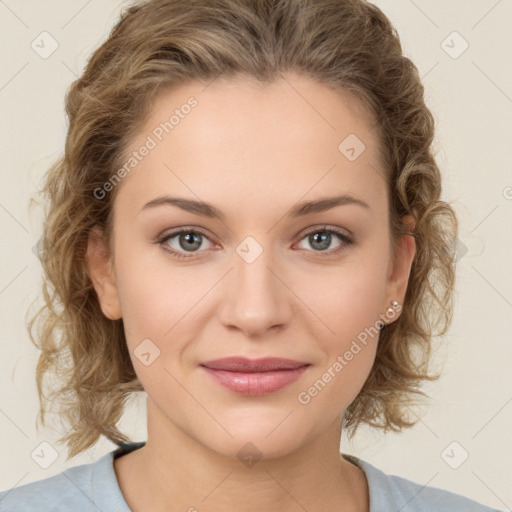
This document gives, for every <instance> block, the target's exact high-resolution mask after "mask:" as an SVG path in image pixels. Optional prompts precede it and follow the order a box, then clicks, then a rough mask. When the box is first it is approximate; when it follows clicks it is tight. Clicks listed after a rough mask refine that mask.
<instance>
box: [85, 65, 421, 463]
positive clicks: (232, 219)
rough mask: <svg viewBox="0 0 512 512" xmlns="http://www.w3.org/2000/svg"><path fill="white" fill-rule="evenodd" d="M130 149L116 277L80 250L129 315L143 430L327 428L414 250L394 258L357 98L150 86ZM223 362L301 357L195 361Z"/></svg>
mask: <svg viewBox="0 0 512 512" xmlns="http://www.w3.org/2000/svg"><path fill="white" fill-rule="evenodd" d="M191 97H192V98H193V99H191ZM172 115H174V117H173V118H171V116H172ZM170 118H171V119H170ZM165 123H167V125H166V124H165ZM143 147H145V148H146V149H141V148H143ZM134 151H135V152H136V154H135V155H133V152H134ZM130 154H131V155H132V156H133V158H134V159H136V165H135V166H133V167H130V166H127V167H126V169H129V171H128V172H126V173H125V174H126V175H125V176H124V177H123V178H122V180H121V183H120V184H118V185H117V186H118V187H120V188H119V190H118V191H117V192H118V195H117V197H116V200H115V205H114V212H115V220H114V238H113V242H112V243H113V245H114V252H115V256H114V260H113V267H112V270H113V271H112V273H111V274H108V275H107V274H102V273H101V272H100V271H98V270H97V269H98V268H100V267H99V265H100V263H98V267H94V265H95V263H94V262H99V261H100V260H99V259H97V258H96V259H95V258H94V254H95V252H94V251H93V250H92V247H94V246H93V245H91V250H90V252H89V257H90V258H91V259H90V261H91V262H92V266H91V272H93V273H94V272H97V274H96V276H97V281H96V284H95V286H96V290H97V291H98V295H99V297H100V301H101V304H102V308H103V311H104V313H105V314H106V315H107V316H109V317H110V318H120V317H121V316H122V318H123V323H124V326H125V330H126V336H127V343H128V348H129V351H130V357H131V359H132V361H133V365H134V367H135V370H136V372H137V375H138V377H139V379H140V381H141V382H142V384H143V386H144V389H145V391H146V393H147V396H148V422H149V423H148V429H149V430H151V431H154V432H157V431H158V432H161V433H162V432H165V431H169V430H170V429H171V428H179V429H180V430H181V431H182V432H185V433H186V434H187V435H188V436H189V437H191V438H193V439H194V440H196V441H197V442H199V443H201V444H203V445H205V446H207V447H209V448H211V449H213V450H215V451H217V452H219V453H223V454H229V455H231V456H235V455H236V453H237V452H239V450H240V449H241V448H242V447H243V446H245V445H246V443H248V442H251V443H252V444H253V445H254V446H255V447H256V448H257V449H258V450H259V452H261V454H263V456H268V457H272V456H278V455H281V454H285V453H289V452H291V451H292V450H294V449H296V448H298V447H300V446H301V445H304V444H305V443H307V442H310V441H312V440H313V439H315V438H317V437H318V436H320V434H322V433H325V432H326V430H327V429H328V428H329V427H330V428H333V425H338V424H339V421H340V418H341V414H342V413H343V411H344V410H345V408H346V407H347V406H348V405H349V404H350V403H351V402H352V401H353V400H354V398H355V397H356V395H357V394H358V392H359V391H360V389H361V387H362V386H363V384H364V382H365V380H366V378H367V377H368V374H369V372H370V369H371V367H372V364H373V361H374V358H375V353H376V348H377V343H378V334H377V335H376V334H375V332H376V331H377V329H376V327H378V326H379V323H378V321H379V319H384V320H385V321H387V322H391V321H394V320H396V318H397V316H398V314H396V316H393V315H392V316H391V317H389V316H388V317H387V316H386V309H387V308H388V307H389V306H390V304H389V302H390V301H391V300H397V301H399V302H400V303H402V300H403V298H404V296H405V291H406V286H407V279H408V275H409V270H410V264H411V260H412V257H413V253H414V241H413V239H412V238H411V237H404V239H403V240H405V243H404V244H403V245H400V246H399V252H397V256H396V257H393V255H392V254H391V245H390V233H389V228H388V197H387V192H386V182H385V179H384V176H385V173H384V169H382V167H381V165H380V163H379V160H378V146H377V133H376V132H375V131H374V129H372V126H371V122H370V120H369V118H368V117H367V116H366V115H365V113H364V111H363V110H362V109H361V108H360V104H359V103H357V101H356V100H355V99H354V98H353V97H352V96H350V95H349V94H348V93H344V94H343V95H342V94H340V93H336V92H334V91H333V90H331V89H329V88H327V87H326V86H324V85H321V84H319V83H317V82H314V81H312V80H310V79H307V78H305V77H302V76H298V75H292V74H288V75H286V79H280V80H279V81H276V82H275V83H273V84H272V85H269V86H261V85H260V86H258V85H255V84H254V83H252V82H249V81H242V80H234V79H225V78H218V79H216V80H215V81H213V82H212V83H211V84H210V85H208V86H206V85H205V84H202V83H191V84H189V85H186V86H184V87H182V88H180V89H179V90H174V91H172V92H165V93H164V94H162V95H160V96H158V97H157V100H156V101H155V103H154V104H153V107H152V112H151V115H150V117H149V119H148V120H147V122H146V124H145V125H144V127H143V128H142V129H141V130H140V132H139V134H138V136H137V138H136V139H134V140H133V141H132V143H131V146H130ZM131 162H132V165H133V162H135V160H132V161H131ZM343 196H346V197H349V198H351V199H346V200H345V201H340V202H339V203H338V204H334V202H333V203H332V204H330V205H328V204H327V206H331V207H329V208H324V207H315V206H309V207H308V206H304V203H309V202H316V201H319V200H326V199H330V198H337V197H343ZM166 197H168V198H175V199H172V200H169V202H165V201H164V200H163V198H166ZM177 199H179V201H178V200H177ZM98 200H100V199H98ZM152 203H153V204H152ZM198 203H208V205H210V206H209V207H207V206H204V205H203V206H201V205H199V204H198ZM319 204H320V206H321V205H322V203H319ZM180 205H181V207H180ZM324 206H326V205H325V204H324ZM214 213H215V214H214ZM181 229H184V230H185V233H182V234H181V235H180V234H179V231H180V230H181ZM327 230H334V231H337V232H339V235H337V234H336V233H334V232H329V231H327ZM345 237H346V238H345ZM173 251H174V252H173ZM103 268H105V267H103ZM95 269H96V270H95ZM102 279H103V285H98V284H97V283H99V282H101V280H102ZM109 283H110V284H109ZM232 356H240V357H244V358H248V359H261V358H267V357H277V358H286V359H291V360H295V361H298V362H299V363H302V364H306V365H307V366H305V367H304V368H303V369H302V370H300V371H294V372H291V371H290V370H283V371H281V372H280V376H279V378H277V379H272V378H270V379H269V380H266V379H268V377H265V376H262V375H261V374H260V375H259V376H258V375H254V374H253V375H245V376H244V375H238V376H233V374H232V373H231V374H229V373H227V372H220V371H210V370H206V369H205V367H204V366H202V364H203V363H205V362H208V361H212V360H216V359H220V358H227V357H232ZM267 375H268V374H267ZM274 375H276V374H274ZM292 375H293V378H294V379H295V380H293V378H291V377H292ZM230 376H231V378H230ZM281 377H282V380H279V379H280V378H281ZM287 377H289V381H288V384H287V385H284V386H283V383H284V382H286V381H287ZM223 378H225V379H226V380H227V381H228V382H230V383H231V384H230V387H226V386H225V385H223V384H221V383H220V380H222V379H223ZM276 381H277V384H276ZM269 382H270V384H269ZM267 384H268V385H269V386H270V387H268V388H267V387H265V386H266V385H267ZM272 386H274V387H272ZM280 386H281V387H280ZM149 430H148V431H149Z"/></svg>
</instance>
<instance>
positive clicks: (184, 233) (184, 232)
mask: <svg viewBox="0 0 512 512" xmlns="http://www.w3.org/2000/svg"><path fill="white" fill-rule="evenodd" d="M173 238H177V240H176V241H175V245H174V247H173V246H172V245H171V246H170V247H169V244H168V243H167V242H168V241H170V240H172V239H173ZM202 239H206V240H209V238H208V237H207V235H206V234H205V233H203V232H202V231H200V230H198V229H197V228H190V229H189V228H182V229H180V230H179V231H175V232H173V233H170V234H168V235H165V236H163V237H161V238H159V239H158V240H157V243H158V244H160V246H161V247H162V249H163V250H164V251H167V252H169V253H171V254H172V255H173V256H175V257H176V258H178V259H186V258H191V257H193V254H191V255H190V256H189V255H187V254H184V253H183V252H181V251H185V253H187V252H190V253H194V252H197V250H198V249H199V248H200V247H201V246H202V245H203V243H202Z"/></svg>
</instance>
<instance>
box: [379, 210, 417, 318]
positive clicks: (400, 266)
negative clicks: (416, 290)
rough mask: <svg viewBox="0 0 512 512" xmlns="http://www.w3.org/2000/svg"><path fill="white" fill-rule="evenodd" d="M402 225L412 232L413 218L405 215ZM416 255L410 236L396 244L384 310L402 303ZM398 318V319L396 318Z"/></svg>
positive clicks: (402, 238)
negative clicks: (393, 303) (394, 302)
mask: <svg viewBox="0 0 512 512" xmlns="http://www.w3.org/2000/svg"><path fill="white" fill-rule="evenodd" d="M402 224H405V225H407V226H408V227H409V230H410V231H413V230H414V225H415V223H414V217H413V216H412V215H405V216H404V217H402ZM415 254H416V241H415V239H414V237H413V236H411V235H402V236H401V237H400V238H399V240H398V243H397V248H396V252H395V255H394V259H393V261H392V263H391V265H392V269H391V273H390V276H389V278H388V282H387V285H386V300H387V302H386V304H384V309H386V308H389V307H390V303H391V301H394V300H396V301H397V302H398V303H399V304H400V306H401V305H402V304H403V303H404V299H405V294H406V292H407V285H408V283H409V275H410V272H411V267H412V262H413V259H414V255H415ZM397 318H398V317H397Z"/></svg>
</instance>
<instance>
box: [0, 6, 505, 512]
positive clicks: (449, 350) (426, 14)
mask: <svg viewBox="0 0 512 512" xmlns="http://www.w3.org/2000/svg"><path fill="white" fill-rule="evenodd" d="M374 3H375V4H376V5H378V6H379V7H380V8H381V9H382V10H383V11H384V13H385V14H387V15H388V17H389V18H390V19H391V21H392V22H393V23H394V25H395V26H396V28H397V30H398V32H399V34H400V37H401V40H402V44H403V47H404V51H405V53H406V55H407V56H408V57H409V58H411V59H412V60H413V62H414V63H415V64H416V65H417V67H418V69H419V71H420V74H421V76H422V79H423V83H424V85H425V88H426V100H427V103H428V105H429V107H430V109H431V110H432V113H433V114H434V117H435V119H436V123H437V137H436V143H435V147H436V150H437V161H438V163H439V165H440V167H441V171H442V173H443V176H444V189H443V199H444V200H446V201H449V202H451V203H452V205H453V206H454V208H455V209H456V211H457V214H458V215H459V220H460V236H459V251H460V252H459V260H458V277H457V287H456V307H455V311H454V321H453V324H452V327H451V329H450V331H449V332H448V334H447V335H445V336H444V337H443V338H442V340H439V343H438V346H439V349H438V352H437V353H436V355H435V363H436V364H437V365H438V367H439V368H442V370H443V376H442V377H441V379H440V380H439V381H437V382H436V383H432V384H430V385H428V386H426V387H425V388H424V389H425V390H426V392H428V394H429V396H430V400H429V401H428V402H425V404H426V405H425V407H423V409H422V410H421V411H419V410H418V411H416V414H418V417H419V421H418V423H417V424H416V425H415V427H413V428H412V429H409V430H405V431H403V432H402V433H400V434H387V435H383V434H381V433H380V432H375V431H372V430H370V429H362V430H361V432H360V433H358V434H357V436H356V437H355V438H354V440H353V441H352V442H348V440H347V439H346V437H345V435H343V436H342V440H341V450H342V451H343V452H345V453H353V454H355V455H357V456H359V457H360V458H362V459H364V460H367V461H369V462H370V463H372V464H374V465H376V466H377V467H379V468H380V469H382V470H383V471H384V472H386V473H392V474H397V475H400V476H403V477H406V478H409V479H411V480H414V481H416V482H418V483H421V484H423V485H430V486H435V487H441V488H444V489H449V490H451V491H453V492H457V493H460V494H464V495H466V496H468V497H470V498H472V499H475V500H478V501H480V502H482V503H484V504H486V505H488V506H491V507H495V508H499V509H507V510H511V509H512V486H511V482H512V437H511V436H510V432H512V372H511V366H512V364H511V363H512V335H511V328H510V323H511V322H510V321H511V319H512V229H511V228H512V166H511V162H512V141H511V135H512V69H511V65H510V61H511V59H510V57H511V54H512V52H511V50H512V31H511V30H510V21H512V1H511V0H478V1H476V0H472V1H467V0H450V1H449V2H447V1H445V0H376V1H375V2H374ZM126 5H127V2H122V3H118V2H114V1H113V0H103V1H101V2H100V1H99V0H89V1H87V0H72V1H68V2H61V1H57V0H49V1H45V2H38V1H36V0H26V1H23V0H0V41H1V44H0V55H1V65H0V109H1V110H0V112H1V115H0V120H1V121H0V141H1V143H0V163H1V165H0V177H1V187H0V230H1V234H2V238H1V242H0V245H1V251H0V258H1V260H0V262H1V263H0V322H1V324H0V325H1V330H0V347H1V355H0V390H1V395H0V461H1V464H0V489H1V490H3V489H7V488H10V487H13V486H15V485H22V484H25V483H29V482H31V481H34V480H39V479H42V478H46V477H48V476H51V475H53V474H56V473H58V472H60V471H62V470H63V469H65V468H66V467H70V466H75V465H78V464H83V463H89V462H92V461H95V460H97V459H98V458H99V457H100V456H101V455H103V454H104V453H107V452H108V451H111V450H112V449H114V448H115V445H113V444H112V443H111V442H110V441H108V440H106V439H101V440H100V441H99V442H98V443H97V444H96V445H95V446H94V447H93V448H91V449H90V450H88V451H87V452H85V453H82V454H80V455H79V456H77V457H75V458H74V459H71V460H70V461H67V462H66V461H65V457H66V455H67V453H66V450H65V447H64V446H63V445H58V444H57V443H56V440H57V439H58V438H59V437H60V435H61V434H62V432H59V428H60V426H59V424H58V423H55V424H54V426H53V427H51V426H50V427H48V428H46V429H40V431H39V432H38V431H37V430H36V415H37V411H38V407H39V403H38V398H37V392H36V385H35V365H36V362H37V357H38V350H37V349H36V348H35V347H34V346H33V345H32V343H31V342H30V339H29V337H28V333H27V329H26V325H25V316H26V313H27V310H28V308H29V306H30V304H31V302H32V301H33V300H34V298H37V297H38V295H39V294H40V283H41V267H40V263H39V260H38V259H37V257H36V255H35V252H34V250H33V248H34V245H35V244H36V243H37V241H38V239H39V238H40V236H41V233H42V225H41V220H42V217H41V214H40V210H37V209H35V210H33V211H32V212H30V211H29V208H28V206H29V199H30V197H31V196H32V195H33V194H34V192H35V191H36V189H37V188H39V186H40V180H41V177H42V175H43V173H44V172H45V170H46V169H47V167H48V166H49V165H50V164H51V163H52V162H53V161H54V160H55V159H56V158H57V157H58V156H59V155H60V154H61V153H62V152H63V149H64V138H65V133H66V128H67V119H66V117H65V113H64V95H65V93H66V91H67V89H68V87H69V85H70V84H71V82H72V81H73V80H75V79H76V78H77V77H78V75H79V74H80V73H81V72H82V70H83V68H84V65H85V62H86V59H87V58H88V57H89V56H90V54H91V52H92V51H93V50H94V49H96V48H97V47H98V46H99V45H100V43H101V42H103V41H104V40H105V38H106V37H107V35H108V33H109V31H110V29H111V27H112V26H113V24H114V23H115V21H116V20H117V18H118V15H119V12H120V10H121V9H122V7H123V6H126ZM43 32H47V33H48V34H42V33H43ZM42 38H43V39H44V43H41V40H42ZM53 41H55V42H56V43H55V42H53ZM55 44H58V46H57V47H56V48H55V49H54V48H53V47H52V45H55ZM45 52H46V53H50V52H52V53H51V54H50V55H47V54H45ZM120 427H121V428H122V429H123V431H124V432H125V433H126V434H128V435H130V436H131V438H132V439H133V440H134V441H139V440H145V439H146V425H145V399H144V394H139V395H138V396H134V398H133V400H132V401H131V403H130V407H129V408H128V409H127V411H126V414H125V416H124V417H123V419H122V421H121V422H120ZM41 443H49V444H50V445H51V446H52V447H53V449H54V450H56V452H57V454H56V459H55V460H54V461H53V462H52V460H51V458H50V459H46V461H41V460H37V457H35V456H34V455H33V454H34V452H38V450H39V452H40V450H41V446H40V445H41ZM44 446H47V445H43V447H44ZM50 452H51V450H47V453H50ZM31 454H32V455H31ZM466 457H467V458H466ZM48 464H49V465H48ZM46 465H48V467H42V466H46Z"/></svg>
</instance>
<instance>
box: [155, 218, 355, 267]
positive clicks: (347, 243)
mask: <svg viewBox="0 0 512 512" xmlns="http://www.w3.org/2000/svg"><path fill="white" fill-rule="evenodd" d="M182 233H193V234H198V235H201V236H204V237H205V238H207V239H208V240H209V237H208V235H207V234H206V233H205V232H204V231H202V230H201V229H198V228H193V227H190V228H188V227H185V228H181V229H179V230H178V231H174V232H172V233H169V234H166V235H164V236H161V237H159V238H157V240H155V243H156V244H158V245H160V247H161V248H162V250H164V251H165V252H167V253H169V254H171V255H172V256H173V257H175V258H177V259H180V260H185V259H190V258H194V253H190V254H191V255H190V256H186V255H185V254H184V253H183V252H180V251H176V250H175V249H172V248H169V246H168V245H167V244H166V242H167V241H168V240H169V239H171V238H174V237H175V236H177V235H181V234H182ZM313 233H329V234H334V235H337V236H338V237H339V238H340V239H341V241H342V242H343V243H342V244H341V245H340V246H339V247H338V248H336V249H331V250H330V251H313V252H317V253H318V255H319V256H320V257H321V258H322V257H329V256H334V255H336V254H338V253H341V252H343V251H346V250H347V249H348V246H350V245H351V244H353V243H354V241H353V240H352V238H351V237H349V236H347V235H345V234H344V233H342V232H341V231H339V230H337V229H334V228H329V227H327V226H316V227H314V228H312V229H310V230H308V231H306V232H305V233H304V234H303V236H302V238H301V239H300V240H303V239H304V238H306V237H307V236H308V235H311V234H313ZM200 252H201V251H200Z"/></svg>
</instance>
